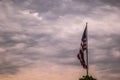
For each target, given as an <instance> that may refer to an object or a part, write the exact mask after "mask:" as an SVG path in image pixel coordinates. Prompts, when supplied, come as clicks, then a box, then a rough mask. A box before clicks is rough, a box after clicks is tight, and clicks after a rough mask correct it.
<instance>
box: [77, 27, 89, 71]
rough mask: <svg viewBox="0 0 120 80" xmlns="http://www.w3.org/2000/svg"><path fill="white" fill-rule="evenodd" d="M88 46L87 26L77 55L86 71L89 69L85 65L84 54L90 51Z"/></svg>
mask: <svg viewBox="0 0 120 80" xmlns="http://www.w3.org/2000/svg"><path fill="white" fill-rule="evenodd" d="M87 46H88V44H87V25H86V27H85V30H84V32H83V35H82V39H81V44H80V50H79V53H78V54H77V58H78V59H79V60H80V63H81V65H82V66H83V68H84V69H87V64H86V63H85V60H84V53H85V52H86V51H87V49H88V47H87ZM86 54H87V52H86Z"/></svg>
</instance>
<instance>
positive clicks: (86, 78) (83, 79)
mask: <svg viewBox="0 0 120 80" xmlns="http://www.w3.org/2000/svg"><path fill="white" fill-rule="evenodd" d="M79 80H96V79H95V78H93V77H92V76H83V77H82V78H80V79H79Z"/></svg>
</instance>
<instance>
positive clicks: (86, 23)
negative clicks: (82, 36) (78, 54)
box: [86, 22, 89, 76]
mask: <svg viewBox="0 0 120 80" xmlns="http://www.w3.org/2000/svg"><path fill="white" fill-rule="evenodd" d="M87 27H88V23H87V22H86V28H87ZM86 30H87V31H86V32H87V50H86V64H87V70H86V74H87V76H88V74H89V73H88V69H89V66H88V28H87V29H86Z"/></svg>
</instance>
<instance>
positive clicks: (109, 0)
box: [101, 0, 120, 8]
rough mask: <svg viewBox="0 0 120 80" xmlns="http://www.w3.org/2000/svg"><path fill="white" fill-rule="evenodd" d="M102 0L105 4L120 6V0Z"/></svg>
mask: <svg viewBox="0 0 120 80" xmlns="http://www.w3.org/2000/svg"><path fill="white" fill-rule="evenodd" d="M101 1H102V2H104V3H105V4H109V5H111V6H115V7H118V8H119V7H120V0H101Z"/></svg>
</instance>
